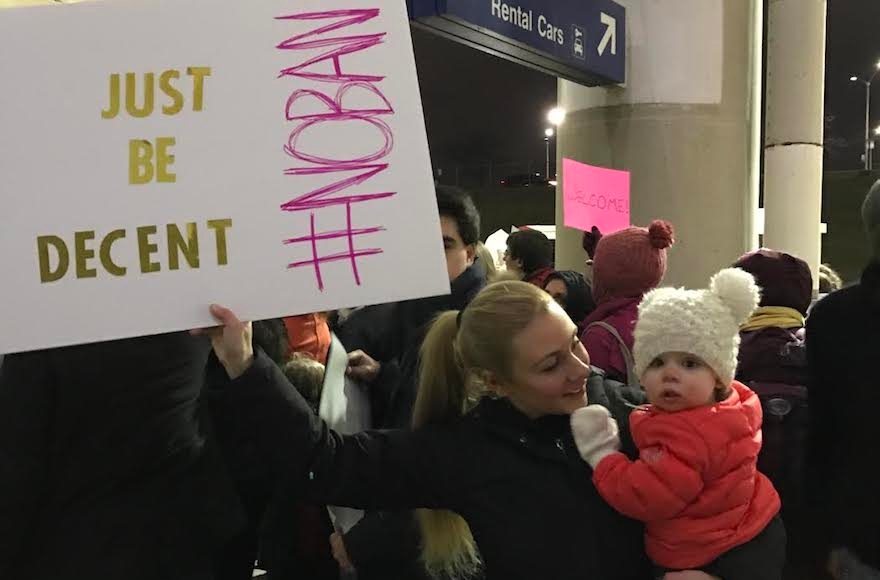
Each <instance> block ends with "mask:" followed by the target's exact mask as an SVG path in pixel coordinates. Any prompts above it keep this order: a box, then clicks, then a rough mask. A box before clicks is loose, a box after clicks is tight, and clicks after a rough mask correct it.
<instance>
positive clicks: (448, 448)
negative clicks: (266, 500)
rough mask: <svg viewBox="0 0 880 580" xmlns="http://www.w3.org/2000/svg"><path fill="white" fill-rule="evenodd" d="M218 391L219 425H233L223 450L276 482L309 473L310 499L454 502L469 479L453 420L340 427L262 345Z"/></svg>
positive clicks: (374, 504) (356, 503)
mask: <svg viewBox="0 0 880 580" xmlns="http://www.w3.org/2000/svg"><path fill="white" fill-rule="evenodd" d="M214 391H215V392H214V394H213V395H212V398H213V404H212V411H213V414H214V415H215V419H216V421H215V422H216V424H217V428H218V429H224V430H227V431H229V433H228V434H227V436H225V437H224V438H223V440H225V441H227V442H231V443H228V444H227V449H225V450H224V451H225V453H224V454H225V456H226V457H227V459H228V461H229V462H230V463H231V464H232V465H233V466H235V465H237V464H239V463H241V464H244V465H246V466H250V468H251V469H257V467H256V466H259V469H260V470H261V474H260V476H262V477H266V478H269V479H270V480H271V482H272V483H273V485H277V484H278V483H279V482H281V481H282V480H284V479H287V478H293V479H294V480H298V479H300V478H303V477H305V478H306V480H307V481H306V483H305V485H304V490H305V495H306V497H305V498H304V499H305V500H308V501H310V502H313V503H320V504H328V505H338V506H346V507H356V508H363V509H390V510H394V509H412V508H416V507H428V508H447V509H455V506H456V504H457V503H458V501H459V499H460V497H461V493H462V489H464V487H465V485H466V484H465V483H464V482H466V480H467V475H468V470H466V469H459V467H460V466H459V465H458V462H459V459H460V458H461V457H463V456H462V455H461V454H460V453H459V452H458V451H457V450H459V449H461V447H459V444H458V443H457V442H456V439H457V438H458V437H459V435H458V434H457V431H456V430H455V428H454V427H452V428H450V427H446V428H426V429H420V430H418V431H415V432H409V431H369V432H364V433H359V434H357V435H353V436H342V435H339V434H338V433H336V432H334V431H332V430H331V429H329V428H328V427H327V425H326V424H325V423H324V422H323V421H322V420H321V419H320V418H318V417H317V416H315V414H314V413H313V412H312V411H311V409H310V408H309V406H308V404H307V403H306V402H305V400H304V399H303V398H302V397H301V396H300V395H299V393H298V392H297V391H296V389H295V388H294V387H293V386H292V385H291V384H290V383H289V382H288V381H287V379H286V377H285V376H284V374H283V373H282V372H281V371H280V370H279V369H278V367H277V366H275V365H274V364H273V363H272V361H271V360H269V359H268V357H266V355H265V354H263V353H262V352H258V353H257V356H256V357H255V360H254V363H253V365H252V366H251V367H250V368H249V369H248V370H247V371H246V372H245V373H244V374H243V375H242V376H241V377H239V378H238V379H236V380H234V381H231V382H229V383H228V384H226V385H223V386H222V388H221V389H215V390H214ZM233 469H235V467H233ZM450 474H455V475H454V476H450Z"/></svg>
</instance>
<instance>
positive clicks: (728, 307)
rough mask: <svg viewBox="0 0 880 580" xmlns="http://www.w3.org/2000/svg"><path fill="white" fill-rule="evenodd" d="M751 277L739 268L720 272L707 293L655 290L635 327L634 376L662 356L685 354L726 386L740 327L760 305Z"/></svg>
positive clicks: (730, 377)
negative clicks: (706, 365) (706, 366)
mask: <svg viewBox="0 0 880 580" xmlns="http://www.w3.org/2000/svg"><path fill="white" fill-rule="evenodd" d="M760 294H761V293H760V289H759V288H758V286H757V285H756V284H755V279H754V278H753V277H752V275H751V274H749V273H748V272H745V271H743V270H740V269H738V268H727V269H725V270H721V271H720V272H718V273H717V274H715V276H713V277H712V281H711V282H710V283H709V288H708V289H707V290H685V289H684V288H658V289H656V290H652V291H651V292H648V293H647V294H645V297H644V299H643V300H642V302H641V304H639V318H638V321H637V322H636V327H635V345H634V347H633V358H634V359H635V371H636V374H637V375H638V376H639V377H641V376H642V375H643V374H644V372H645V370H646V369H647V368H648V365H650V364H651V361H653V360H654V359H655V358H656V357H658V356H660V355H661V354H663V353H665V352H686V353H690V354H694V355H696V356H698V357H700V358H701V359H703V360H704V361H705V362H706V364H708V365H709V366H710V367H712V369H713V370H714V371H715V373H716V374H717V375H718V378H719V379H720V381H721V383H722V384H723V385H725V386H726V385H729V384H730V383H731V382H732V381H733V377H734V375H735V373H736V364H737V354H738V353H739V327H740V325H741V324H743V323H744V322H746V321H747V320H748V319H749V317H750V316H751V315H752V313H753V312H754V311H755V308H757V307H758V302H759V301H760V297H761V296H760Z"/></svg>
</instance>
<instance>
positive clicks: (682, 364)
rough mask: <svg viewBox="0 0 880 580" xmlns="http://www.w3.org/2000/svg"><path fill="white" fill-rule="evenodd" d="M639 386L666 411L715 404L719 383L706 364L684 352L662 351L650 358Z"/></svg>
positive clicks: (652, 400)
mask: <svg viewBox="0 0 880 580" xmlns="http://www.w3.org/2000/svg"><path fill="white" fill-rule="evenodd" d="M642 386H643V387H645V391H646V392H647V393H648V400H649V401H651V404H653V405H654V406H655V407H658V408H660V409H662V410H664V411H669V412H675V411H684V410H685V409H692V408H694V407H702V406H705V405H714V404H715V389H716V388H718V387H720V385H719V383H718V378H717V377H716V376H715V372H714V371H713V370H712V369H711V368H710V367H709V365H707V364H706V363H705V362H703V359H701V358H700V357H698V356H696V355H692V354H688V353H686V352H665V353H663V354H661V355H660V356H658V357H657V358H655V359H654V360H653V361H651V364H650V365H648V368H647V370H645V372H644V374H643V375H642Z"/></svg>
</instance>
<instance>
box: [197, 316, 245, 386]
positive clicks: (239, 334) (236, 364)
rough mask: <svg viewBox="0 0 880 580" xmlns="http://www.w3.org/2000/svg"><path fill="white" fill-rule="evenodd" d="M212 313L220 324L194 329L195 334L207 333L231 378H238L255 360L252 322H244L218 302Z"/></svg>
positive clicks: (218, 357)
mask: <svg viewBox="0 0 880 580" xmlns="http://www.w3.org/2000/svg"><path fill="white" fill-rule="evenodd" d="M210 309H211V315H212V316H213V317H214V318H216V319H217V322H219V323H220V326H215V327H213V328H202V329H199V330H193V331H192V333H193V334H196V335H198V334H206V335H208V336H209V337H210V338H211V344H212V346H213V347H214V352H215V353H216V354H217V359H218V360H219V361H220V364H222V365H223V368H225V369H226V374H228V375H229V378H230V379H237V378H238V377H240V376H241V375H243V374H244V372H245V371H246V370H248V368H250V366H251V364H252V363H253V362H254V347H253V344H252V342H251V333H252V331H251V323H250V322H242V321H240V320H239V319H238V317H237V316H236V315H235V313H233V312H232V311H231V310H229V309H228V308H225V307H223V306H220V305H218V304H212V305H211V308H210Z"/></svg>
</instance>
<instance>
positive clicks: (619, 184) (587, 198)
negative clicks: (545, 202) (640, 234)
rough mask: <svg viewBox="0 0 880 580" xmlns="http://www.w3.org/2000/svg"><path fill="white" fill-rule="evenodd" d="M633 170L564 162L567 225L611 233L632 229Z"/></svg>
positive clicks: (567, 160) (563, 184)
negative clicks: (595, 228) (594, 227)
mask: <svg viewBox="0 0 880 580" xmlns="http://www.w3.org/2000/svg"><path fill="white" fill-rule="evenodd" d="M629 177H630V175H629V171H619V170H616V169H606V168H604V167H594V166H592V165H587V164H585V163H578V162H577V161H572V160H571V159H563V160H562V199H563V207H562V211H563V214H564V218H565V225H566V226H568V227H570V228H576V229H579V230H583V231H585V232H588V231H590V229H591V228H592V227H593V226H596V227H598V228H599V231H601V232H602V233H603V234H610V233H611V232H616V231H618V230H622V229H625V228H627V227H629V226H630V211H629Z"/></svg>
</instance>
